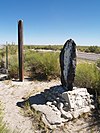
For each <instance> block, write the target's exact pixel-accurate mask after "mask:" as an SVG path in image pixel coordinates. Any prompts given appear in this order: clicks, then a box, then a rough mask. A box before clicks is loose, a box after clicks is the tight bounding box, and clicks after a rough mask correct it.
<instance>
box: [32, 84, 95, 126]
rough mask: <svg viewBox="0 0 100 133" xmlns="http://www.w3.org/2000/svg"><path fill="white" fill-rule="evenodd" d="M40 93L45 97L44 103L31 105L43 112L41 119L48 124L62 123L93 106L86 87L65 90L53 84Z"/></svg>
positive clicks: (89, 109)
mask: <svg viewBox="0 0 100 133" xmlns="http://www.w3.org/2000/svg"><path fill="white" fill-rule="evenodd" d="M41 95H42V96H44V97H45V100H46V102H45V104H43V105H36V104H33V105H32V107H33V108H35V109H36V110H38V111H40V112H42V113H43V116H44V117H43V121H44V122H46V124H47V123H48V125H49V126H50V125H53V126H56V125H62V124H64V123H65V122H67V121H69V120H72V119H73V118H78V117H79V116H80V115H82V114H83V113H86V112H90V111H91V109H94V108H95V107H94V105H93V104H92V103H93V99H92V95H90V94H89V93H88V92H87V89H86V88H76V87H74V88H73V91H68V92H66V91H64V89H63V88H62V86H55V87H52V88H50V89H47V90H45V91H44V92H43V93H42V94H41Z"/></svg>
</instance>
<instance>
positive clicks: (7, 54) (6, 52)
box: [6, 42, 8, 70]
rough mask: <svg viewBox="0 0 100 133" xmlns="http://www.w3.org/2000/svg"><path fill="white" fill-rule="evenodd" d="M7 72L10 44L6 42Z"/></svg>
mask: <svg viewBox="0 0 100 133" xmlns="http://www.w3.org/2000/svg"><path fill="white" fill-rule="evenodd" d="M6 70H8V43H7V42H6Z"/></svg>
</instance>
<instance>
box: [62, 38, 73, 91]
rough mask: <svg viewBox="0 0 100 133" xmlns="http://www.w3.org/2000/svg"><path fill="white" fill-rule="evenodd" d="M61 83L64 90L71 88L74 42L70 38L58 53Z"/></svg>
mask: <svg viewBox="0 0 100 133" xmlns="http://www.w3.org/2000/svg"><path fill="white" fill-rule="evenodd" d="M60 67H61V83H62V86H63V87H64V88H65V89H66V90H72V89H73V82H74V77H75V68H76V44H75V42H74V41H73V40H72V39H70V40H67V42H66V43H65V44H64V47H63V49H62V50H61V53H60Z"/></svg>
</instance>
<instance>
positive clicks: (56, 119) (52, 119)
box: [32, 104, 62, 125]
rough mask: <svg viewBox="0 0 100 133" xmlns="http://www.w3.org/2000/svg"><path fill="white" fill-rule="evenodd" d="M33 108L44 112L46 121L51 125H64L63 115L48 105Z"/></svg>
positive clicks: (34, 105)
mask: <svg viewBox="0 0 100 133" xmlns="http://www.w3.org/2000/svg"><path fill="white" fill-rule="evenodd" d="M32 107H33V108H34V109H35V110H38V111H40V112H42V113H43V114H44V115H45V118H46V120H47V121H48V122H49V124H51V125H58V124H61V123H62V120H61V113H59V114H58V113H56V111H54V110H53V109H52V108H51V107H49V106H47V105H36V104H33V105H32Z"/></svg>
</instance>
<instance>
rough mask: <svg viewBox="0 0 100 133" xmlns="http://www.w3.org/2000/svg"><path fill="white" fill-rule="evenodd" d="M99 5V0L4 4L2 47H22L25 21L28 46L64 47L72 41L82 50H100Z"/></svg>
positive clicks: (5, 1)
mask: <svg viewBox="0 0 100 133" xmlns="http://www.w3.org/2000/svg"><path fill="white" fill-rule="evenodd" d="M99 5H100V1H99V0H95V1H91V0H88V1H87V0H84V1H80V0H70V1H69V0H63V1H61V0H51V1H50V0H43V1H41V0H37V1H36V0H30V1H24V0H21V1H20V0H9V1H8V0H1V4H0V17H1V21H0V45H1V44H6V42H8V43H12V42H14V43H15V44H17V43H18V37H17V36H18V20H20V19H22V20H23V27H24V28H23V30H24V33H23V34H24V44H28V45H58V44H59V45H63V44H64V43H65V41H66V40H68V39H69V38H72V39H73V40H74V41H75V43H76V44H77V45H79V46H100V39H99V38H100V37H99V35H100V28H99V27H100V26H99V25H100V17H99V16H100V8H99Z"/></svg>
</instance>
